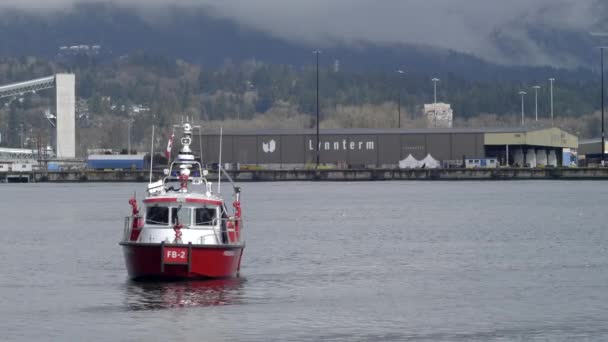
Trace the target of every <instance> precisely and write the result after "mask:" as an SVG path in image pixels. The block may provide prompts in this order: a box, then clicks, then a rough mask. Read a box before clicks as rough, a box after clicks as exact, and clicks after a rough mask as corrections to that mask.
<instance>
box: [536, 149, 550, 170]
mask: <svg viewBox="0 0 608 342" xmlns="http://www.w3.org/2000/svg"><path fill="white" fill-rule="evenodd" d="M536 164H537V165H538V166H547V165H548V164H547V151H546V150H544V149H538V150H536Z"/></svg>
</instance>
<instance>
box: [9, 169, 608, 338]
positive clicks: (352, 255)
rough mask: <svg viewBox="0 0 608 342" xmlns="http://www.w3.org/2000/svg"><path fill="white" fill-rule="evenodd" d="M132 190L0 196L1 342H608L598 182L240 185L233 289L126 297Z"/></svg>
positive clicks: (25, 191) (131, 286)
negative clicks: (239, 243) (240, 235)
mask: <svg viewBox="0 0 608 342" xmlns="http://www.w3.org/2000/svg"><path fill="white" fill-rule="evenodd" d="M144 187H145V185H144V184H2V185H0V218H1V221H0V222H2V223H1V227H2V233H1V235H0V236H1V237H2V238H1V239H2V240H1V244H0V260H1V264H0V265H1V271H0V272H1V273H0V340H1V341H288V340H294V341H378V340H394V341H410V340H411V341H606V340H608V233H607V231H608V220H607V219H608V214H607V211H606V203H607V200H608V182H599V181H595V182H567V181H556V182H553V181H509V182H490V181H484V182H364V183H314V182H309V183H245V184H242V187H243V208H244V215H245V219H246V226H245V229H246V233H245V234H246V238H247V248H246V250H245V256H244V260H243V265H242V276H241V278H239V279H234V280H221V281H210V282H201V281H197V282H181V283H133V282H130V281H129V280H128V279H127V277H126V271H125V268H124V264H123V259H122V251H121V249H120V247H119V246H118V241H119V239H120V237H121V234H122V228H123V217H124V216H125V215H127V214H128V212H129V208H128V203H127V200H128V198H129V196H131V194H132V193H133V191H137V192H138V193H139V194H142V193H143V189H144ZM224 189H227V188H224Z"/></svg>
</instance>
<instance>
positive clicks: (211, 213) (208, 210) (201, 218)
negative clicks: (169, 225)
mask: <svg viewBox="0 0 608 342" xmlns="http://www.w3.org/2000/svg"><path fill="white" fill-rule="evenodd" d="M194 212H195V218H194V219H195V224H196V225H197V226H211V225H213V220H215V218H216V217H217V210H216V208H215V207H203V208H196V209H194Z"/></svg>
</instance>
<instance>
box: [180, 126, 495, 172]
mask: <svg viewBox="0 0 608 342" xmlns="http://www.w3.org/2000/svg"><path fill="white" fill-rule="evenodd" d="M320 140H321V142H320V161H321V163H342V162H343V163H347V164H349V165H389V164H397V163H398V162H399V160H402V159H404V158H406V157H407V156H408V155H409V154H412V156H414V157H415V158H417V159H422V158H424V157H425V156H426V155H427V154H429V153H430V154H431V155H432V156H433V157H434V158H435V159H437V160H462V157H463V156H466V157H467V158H481V157H484V145H483V134H482V133H427V134H418V133H417V134H398V133H387V134H331V135H329V134H328V135H321V136H320ZM202 144H203V160H204V161H205V162H207V163H215V162H217V161H218V152H219V136H217V135H207V136H203V138H202ZM316 145H317V141H316V137H315V136H314V135H308V134H289V135H285V134H277V135H224V136H223V138H222V162H225V163H241V164H277V165H290V164H306V163H314V162H315V160H316ZM198 146H199V145H198V141H196V137H195V141H194V142H193V144H192V147H193V148H194V149H195V150H198Z"/></svg>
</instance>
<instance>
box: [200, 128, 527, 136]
mask: <svg viewBox="0 0 608 342" xmlns="http://www.w3.org/2000/svg"><path fill="white" fill-rule="evenodd" d="M538 130H539V129H532V128H524V127H510V128H502V127H500V128H322V129H320V130H319V133H320V134H323V135H341V134H458V133H477V134H484V133H525V132H532V131H538ZM316 132H317V131H316V129H314V128H310V129H275V128H263V129H240V130H235V129H225V130H224V134H225V135H315V134H316ZM219 133H220V132H219V129H213V130H212V129H203V132H202V134H203V135H219Z"/></svg>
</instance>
